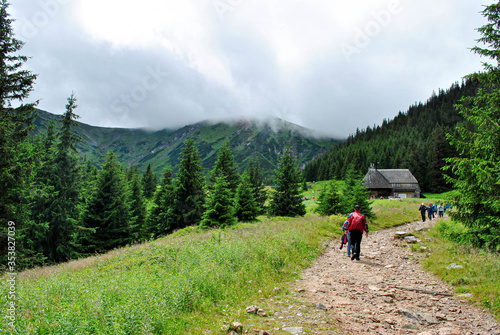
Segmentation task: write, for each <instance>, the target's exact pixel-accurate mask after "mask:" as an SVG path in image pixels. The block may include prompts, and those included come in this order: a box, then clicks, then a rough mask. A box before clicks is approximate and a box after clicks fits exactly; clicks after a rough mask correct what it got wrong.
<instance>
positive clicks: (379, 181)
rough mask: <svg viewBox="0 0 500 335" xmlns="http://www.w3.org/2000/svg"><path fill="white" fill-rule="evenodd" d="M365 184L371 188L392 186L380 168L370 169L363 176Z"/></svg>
mask: <svg viewBox="0 0 500 335" xmlns="http://www.w3.org/2000/svg"><path fill="white" fill-rule="evenodd" d="M363 181H364V183H363V184H364V186H366V187H368V188H371V189H382V188H392V186H391V183H390V182H389V180H387V178H386V177H385V176H384V175H383V174H382V173H380V170H377V169H370V170H368V173H367V174H366V176H365V177H364V178H363Z"/></svg>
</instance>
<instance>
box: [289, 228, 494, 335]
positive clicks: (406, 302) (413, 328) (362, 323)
mask: <svg viewBox="0 0 500 335" xmlns="http://www.w3.org/2000/svg"><path fill="white" fill-rule="evenodd" d="M430 224H432V223H430V222H428V221H427V222H425V223H422V222H421V221H417V222H413V223H409V224H406V225H405V226H400V227H397V228H392V229H386V230H382V231H378V232H375V233H373V234H370V235H369V237H368V238H366V237H365V236H364V235H363V241H362V243H361V260H360V261H356V260H354V261H351V259H350V257H347V255H346V248H343V249H342V250H339V244H337V243H336V241H333V242H332V244H331V245H330V247H329V248H328V249H327V250H326V252H325V253H324V254H323V255H322V256H321V257H320V258H319V259H318V260H317V261H316V263H315V264H313V266H312V267H311V268H309V269H307V270H306V271H305V272H304V273H303V276H302V280H301V281H298V282H297V284H296V285H297V286H296V287H295V290H296V292H300V294H299V296H300V299H304V300H305V301H307V302H308V304H309V305H311V306H318V307H319V308H321V309H324V310H326V311H327V313H328V314H330V316H331V317H332V318H333V319H334V320H337V321H338V322H339V323H340V327H341V329H340V334H365V333H370V334H420V335H445V334H478V335H479V334H500V326H499V324H498V322H496V320H495V318H494V317H493V316H492V315H491V314H489V313H488V312H486V311H483V310H481V309H479V308H477V307H474V306H472V305H471V304H470V303H469V302H468V301H467V300H466V299H465V298H464V297H460V296H454V295H453V291H452V288H451V287H449V286H447V285H446V284H444V283H443V282H441V281H440V280H438V279H437V278H435V277H434V276H433V275H431V274H429V273H427V272H425V271H423V270H422V269H421V267H420V265H419V263H418V259H419V255H420V253H415V254H412V252H411V248H408V247H406V246H405V244H406V242H403V241H402V240H398V239H395V237H394V235H395V232H396V231H407V232H413V231H414V230H417V231H418V230H421V229H426V228H428V227H429V225H430ZM299 333H300V332H297V334H299Z"/></svg>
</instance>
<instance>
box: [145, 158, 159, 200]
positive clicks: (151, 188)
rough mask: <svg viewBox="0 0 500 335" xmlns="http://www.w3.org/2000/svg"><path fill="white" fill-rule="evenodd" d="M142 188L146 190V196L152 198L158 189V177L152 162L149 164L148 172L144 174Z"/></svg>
mask: <svg viewBox="0 0 500 335" xmlns="http://www.w3.org/2000/svg"><path fill="white" fill-rule="evenodd" d="M142 188H143V190H144V196H145V197H146V198H148V199H151V198H152V197H153V195H154V193H155V191H156V178H155V175H154V174H153V169H152V168H151V164H148V167H147V169H146V173H145V174H144V176H142Z"/></svg>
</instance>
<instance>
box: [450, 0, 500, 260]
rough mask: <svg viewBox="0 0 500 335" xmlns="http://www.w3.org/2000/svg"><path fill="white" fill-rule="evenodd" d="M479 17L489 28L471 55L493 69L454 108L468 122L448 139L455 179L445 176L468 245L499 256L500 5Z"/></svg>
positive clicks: (477, 76) (476, 77)
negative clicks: (474, 91) (466, 232)
mask: <svg viewBox="0 0 500 335" xmlns="http://www.w3.org/2000/svg"><path fill="white" fill-rule="evenodd" d="M483 16H485V17H486V18H487V20H488V23H487V24H486V25H485V26H483V27H481V28H479V29H478V31H479V32H480V33H481V34H482V37H481V38H480V39H478V42H481V43H483V44H484V45H485V47H483V48H481V47H478V46H476V47H474V48H473V49H472V50H473V51H474V52H475V53H477V54H479V55H481V56H485V57H489V58H491V59H492V60H493V61H494V64H488V63H484V67H485V70H486V72H482V73H474V74H472V75H470V76H469V78H470V79H472V80H474V81H477V82H478V83H479V84H480V85H481V86H482V88H481V89H479V90H478V92H477V94H476V96H473V97H466V98H464V99H462V103H461V104H460V105H458V106H457V107H458V109H459V111H460V113H461V114H462V115H463V116H464V118H465V120H466V121H467V122H466V123H465V124H464V125H463V126H460V127H458V134H456V136H453V135H451V134H450V135H448V137H449V138H450V140H451V143H452V144H453V145H454V146H455V147H456V149H457V152H458V153H459V156H458V157H454V158H450V159H448V160H447V162H448V163H449V164H450V166H449V167H448V169H451V170H452V172H453V173H454V174H455V175H456V177H454V178H450V177H448V179H449V180H451V181H452V182H453V184H454V186H455V188H456V189H458V191H459V196H458V197H457V199H456V200H457V201H456V204H455V210H454V211H453V212H452V217H453V218H454V219H455V220H458V221H460V222H462V223H464V225H465V226H466V227H468V228H469V235H470V239H471V240H472V242H473V243H474V244H475V245H477V246H485V247H487V248H489V249H491V250H494V251H496V252H498V251H500V198H499V196H498V195H499V194H500V183H499V182H498V181H499V180H500V170H499V168H498V167H499V166H500V136H499V134H500V124H499V120H500V108H499V103H498V102H499V101H500V65H499V64H500V4H498V3H496V4H492V5H489V6H487V7H486V8H485V9H484V11H483Z"/></svg>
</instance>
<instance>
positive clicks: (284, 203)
mask: <svg viewBox="0 0 500 335" xmlns="http://www.w3.org/2000/svg"><path fill="white" fill-rule="evenodd" d="M275 174H276V184H277V186H276V191H275V192H274V193H273V194H272V200H271V205H270V208H269V210H270V214H271V215H276V216H291V217H295V216H304V215H305V214H306V207H305V205H304V203H303V201H302V198H301V197H300V182H301V180H302V176H301V173H300V170H299V169H298V167H297V164H296V159H295V156H293V153H292V150H291V148H290V147H287V148H285V151H284V153H283V155H282V156H281V158H280V161H279V164H278V169H277V170H275Z"/></svg>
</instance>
